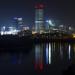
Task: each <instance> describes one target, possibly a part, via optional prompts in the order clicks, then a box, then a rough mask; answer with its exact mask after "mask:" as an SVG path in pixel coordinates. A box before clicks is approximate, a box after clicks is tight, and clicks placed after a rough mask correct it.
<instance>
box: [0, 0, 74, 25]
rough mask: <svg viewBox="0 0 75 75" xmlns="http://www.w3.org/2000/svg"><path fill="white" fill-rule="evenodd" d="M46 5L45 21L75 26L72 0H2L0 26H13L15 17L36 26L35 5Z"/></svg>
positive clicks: (0, 4) (0, 2)
mask: <svg viewBox="0 0 75 75" xmlns="http://www.w3.org/2000/svg"><path fill="white" fill-rule="evenodd" d="M38 2H43V3H44V4H45V19H53V20H58V21H59V22H60V23H61V24H66V25H72V26H74V25H75V2H73V1H72V0H0V25H12V19H13V17H23V18H24V22H25V24H27V25H30V26H31V25H32V24H34V14H35V9H34V6H35V3H38Z"/></svg>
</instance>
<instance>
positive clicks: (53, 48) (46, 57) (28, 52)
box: [0, 42, 75, 75]
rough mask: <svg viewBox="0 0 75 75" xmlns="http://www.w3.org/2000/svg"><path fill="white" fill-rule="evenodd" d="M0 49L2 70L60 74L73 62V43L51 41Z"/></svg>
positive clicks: (74, 47)
mask: <svg viewBox="0 0 75 75" xmlns="http://www.w3.org/2000/svg"><path fill="white" fill-rule="evenodd" d="M0 50H1V51H0V65H1V66H0V69H1V71H2V72H4V71H5V72H9V71H11V72H16V71H17V72H18V73H19V72H22V73H23V72H25V74H26V73H28V74H29V73H48V74H52V75H53V74H62V73H63V72H64V71H65V70H67V69H68V67H69V66H70V65H71V64H74V63H75V44H74V43H67V42H66V43H61V42H51V43H41V44H36V45H33V46H32V47H31V46H28V48H27V47H17V48H12V49H9V48H7V49H6V48H1V49H0ZM2 50H4V51H2ZM5 50H6V51H5ZM7 50H9V51H7ZM7 68H8V69H7ZM28 74H27V75H28Z"/></svg>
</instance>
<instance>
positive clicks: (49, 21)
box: [46, 20, 55, 26]
mask: <svg viewBox="0 0 75 75" xmlns="http://www.w3.org/2000/svg"><path fill="white" fill-rule="evenodd" d="M46 22H47V23H48V24H49V25H51V26H55V25H54V24H53V23H52V21H51V20H46Z"/></svg>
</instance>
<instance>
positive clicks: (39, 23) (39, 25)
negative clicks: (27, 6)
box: [35, 4, 44, 33]
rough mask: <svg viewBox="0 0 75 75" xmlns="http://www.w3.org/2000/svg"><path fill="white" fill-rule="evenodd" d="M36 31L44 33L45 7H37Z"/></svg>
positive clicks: (38, 5)
mask: <svg viewBox="0 0 75 75" xmlns="http://www.w3.org/2000/svg"><path fill="white" fill-rule="evenodd" d="M35 31H36V32H37V33H42V32H44V5H43V4H36V5H35Z"/></svg>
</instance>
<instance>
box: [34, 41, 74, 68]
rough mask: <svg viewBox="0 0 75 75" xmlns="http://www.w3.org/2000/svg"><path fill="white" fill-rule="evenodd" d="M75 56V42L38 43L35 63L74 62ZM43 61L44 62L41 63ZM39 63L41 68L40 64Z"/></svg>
mask: <svg viewBox="0 0 75 75" xmlns="http://www.w3.org/2000/svg"><path fill="white" fill-rule="evenodd" d="M74 58H75V44H72V43H67V42H65V43H61V42H51V43H46V44H45V43H43V44H37V45H36V46H35V63H36V65H37V64H39V65H41V64H42V67H44V65H45V64H47V65H52V64H69V63H74ZM41 61H42V63H41ZM39 65H37V66H38V67H39V68H40V66H39Z"/></svg>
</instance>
